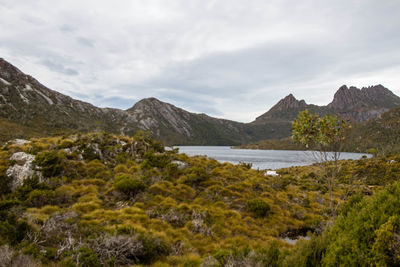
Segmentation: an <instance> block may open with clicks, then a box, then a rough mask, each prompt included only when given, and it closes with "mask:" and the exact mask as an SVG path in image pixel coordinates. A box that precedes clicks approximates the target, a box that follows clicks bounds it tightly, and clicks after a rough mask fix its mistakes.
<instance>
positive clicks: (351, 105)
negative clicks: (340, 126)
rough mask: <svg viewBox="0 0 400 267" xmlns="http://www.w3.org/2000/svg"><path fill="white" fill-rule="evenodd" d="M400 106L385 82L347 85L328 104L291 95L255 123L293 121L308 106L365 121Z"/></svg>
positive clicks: (318, 111) (321, 113) (345, 117)
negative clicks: (370, 84)
mask: <svg viewBox="0 0 400 267" xmlns="http://www.w3.org/2000/svg"><path fill="white" fill-rule="evenodd" d="M398 106H400V97H398V96H396V95H395V94H393V93H392V92H391V91H390V90H389V89H387V88H385V87H383V86H382V85H376V86H370V87H364V88H362V89H358V88H356V87H354V86H351V87H350V88H348V87H347V86H346V85H343V86H341V87H340V88H339V89H338V90H337V92H336V93H335V95H334V98H333V101H332V102H331V103H329V104H328V105H327V106H316V105H307V104H306V103H305V102H304V100H301V101H299V100H297V99H296V98H295V97H294V96H293V95H292V94H290V95H288V96H287V97H285V98H284V99H282V100H280V101H279V102H278V103H277V104H276V105H275V106H273V107H272V108H271V109H270V110H269V111H268V112H266V113H264V114H263V115H261V116H260V117H258V118H257V119H256V120H255V121H254V122H255V123H266V122H268V121H274V120H275V121H276V120H280V121H285V120H286V121H288V122H290V121H292V120H293V119H295V118H296V116H297V114H298V113H299V112H300V111H303V110H305V109H309V110H310V111H311V112H314V113H318V114H320V115H325V114H332V115H338V116H339V117H341V118H343V119H346V120H349V121H352V122H363V121H367V120H369V119H372V118H376V117H379V116H380V115H381V114H382V113H384V112H386V111H388V110H389V109H392V108H394V107H398Z"/></svg>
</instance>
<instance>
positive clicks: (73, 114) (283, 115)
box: [0, 58, 400, 145]
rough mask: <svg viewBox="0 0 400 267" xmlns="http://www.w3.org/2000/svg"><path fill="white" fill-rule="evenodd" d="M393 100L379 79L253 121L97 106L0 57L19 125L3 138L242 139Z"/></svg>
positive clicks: (153, 107)
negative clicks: (140, 135) (302, 119)
mask: <svg viewBox="0 0 400 267" xmlns="http://www.w3.org/2000/svg"><path fill="white" fill-rule="evenodd" d="M348 95H350V96H352V98H351V99H350V100H354V101H353V102H354V103H353V104H352V105H350V106H352V107H353V108H354V109H353V110H352V109H344V108H341V107H342V106H346V107H347V106H349V104H348V103H347V102H346V101H349V99H348V98H347V96H348ZM350 102H351V101H350ZM343 103H345V104H343ZM395 106H400V98H399V97H398V96H396V95H394V94H393V93H392V92H391V91H390V90H388V89H387V88H385V87H383V86H382V85H377V86H370V87H364V88H362V89H357V88H355V87H350V88H348V87H347V86H342V87H341V88H340V89H339V90H338V91H337V92H336V93H335V96H334V100H333V101H332V102H331V103H330V104H328V105H327V106H322V107H320V106H317V105H312V104H307V103H306V102H305V101H304V100H297V99H296V98H295V97H294V96H293V95H292V94H289V95H288V96H287V97H285V98H283V99H281V100H280V101H279V102H278V103H277V104H276V105H274V106H273V107H272V108H271V109H270V110H268V111H267V112H266V113H264V114H262V115H261V116H259V117H257V118H256V120H255V121H253V122H251V123H241V122H236V121H232V120H226V119H219V118H214V117H211V116H208V115H206V114H197V113H192V112H189V111H186V110H184V109H182V108H179V107H176V106H174V105H172V104H169V103H166V102H163V101H160V100H158V99H156V98H154V97H149V98H145V99H142V100H140V101H138V102H136V103H135V104H134V105H133V106H132V107H131V108H129V109H127V110H121V109H116V108H99V107H96V106H94V105H92V104H90V103H87V102H84V101H80V100H76V99H73V98H71V97H69V96H67V95H64V94H61V93H59V92H57V91H54V90H51V89H49V88H47V87H46V86H44V85H42V84H41V83H40V82H39V81H37V80H36V79H35V78H33V77H31V76H29V75H26V74H24V73H23V72H22V71H20V70H19V69H18V68H16V67H15V66H13V65H12V64H10V63H8V62H7V61H6V60H4V59H2V58H0V117H2V120H1V122H0V123H2V124H4V125H6V124H8V125H12V127H13V128H16V129H17V128H18V125H21V129H17V131H15V132H16V133H17V132H18V134H13V133H12V132H9V133H8V134H4V135H1V136H2V137H1V138H3V139H4V140H5V139H6V138H16V137H32V136H37V135H38V134H39V135H40V134H42V135H43V136H45V135H51V134H54V133H58V132H66V133H69V132H89V131H108V132H111V133H116V134H123V135H133V134H134V133H136V132H137V131H139V130H143V131H149V132H150V133H151V134H152V135H153V137H155V138H156V139H159V140H162V141H164V142H165V143H167V144H171V145H240V144H246V143H249V142H255V141H259V140H264V139H280V138H284V137H287V136H289V135H290V130H291V125H290V123H291V121H292V120H293V119H294V118H295V117H296V116H297V114H298V112H300V111H302V110H304V109H309V110H310V111H312V112H316V113H319V114H321V113H322V114H328V113H333V114H337V115H339V116H341V117H344V118H346V119H350V120H352V121H365V120H368V119H370V118H374V117H378V116H379V115H380V114H382V113H383V112H385V111H387V110H389V109H390V108H392V107H395ZM2 128H5V126H4V127H2ZM29 129H31V130H32V131H31V133H30V131H29ZM4 140H3V141H4Z"/></svg>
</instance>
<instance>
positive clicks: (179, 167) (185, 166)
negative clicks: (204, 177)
mask: <svg viewBox="0 0 400 267" xmlns="http://www.w3.org/2000/svg"><path fill="white" fill-rule="evenodd" d="M171 163H173V164H176V165H178V170H182V169H184V168H187V166H188V164H187V163H186V162H183V161H180V160H173V161H171Z"/></svg>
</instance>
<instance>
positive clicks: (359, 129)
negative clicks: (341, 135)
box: [347, 107, 400, 153]
mask: <svg viewBox="0 0 400 267" xmlns="http://www.w3.org/2000/svg"><path fill="white" fill-rule="evenodd" d="M370 148H375V149H377V150H379V151H380V152H389V153H391V152H400V107H397V108H394V109H392V110H390V111H388V112H385V113H383V114H382V115H381V116H380V117H379V118H375V119H372V120H369V121H367V122H364V123H360V124H357V125H355V126H354V127H353V129H352V131H351V133H350V136H349V139H348V142H347V149H348V150H352V151H366V150H367V149H370Z"/></svg>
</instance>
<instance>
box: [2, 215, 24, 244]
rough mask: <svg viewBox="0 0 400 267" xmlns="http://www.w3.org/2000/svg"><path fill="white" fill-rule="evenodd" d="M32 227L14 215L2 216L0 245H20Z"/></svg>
mask: <svg viewBox="0 0 400 267" xmlns="http://www.w3.org/2000/svg"><path fill="white" fill-rule="evenodd" d="M29 230H31V227H30V226H29V224H28V223H27V222H26V221H25V220H19V219H18V218H17V217H16V216H15V215H14V214H9V215H7V214H5V213H4V212H2V214H0V243H2V242H4V241H6V242H8V243H10V244H12V245H16V244H18V243H20V242H21V241H22V240H23V239H24V238H25V236H26V233H27V232H28V231H29Z"/></svg>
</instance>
